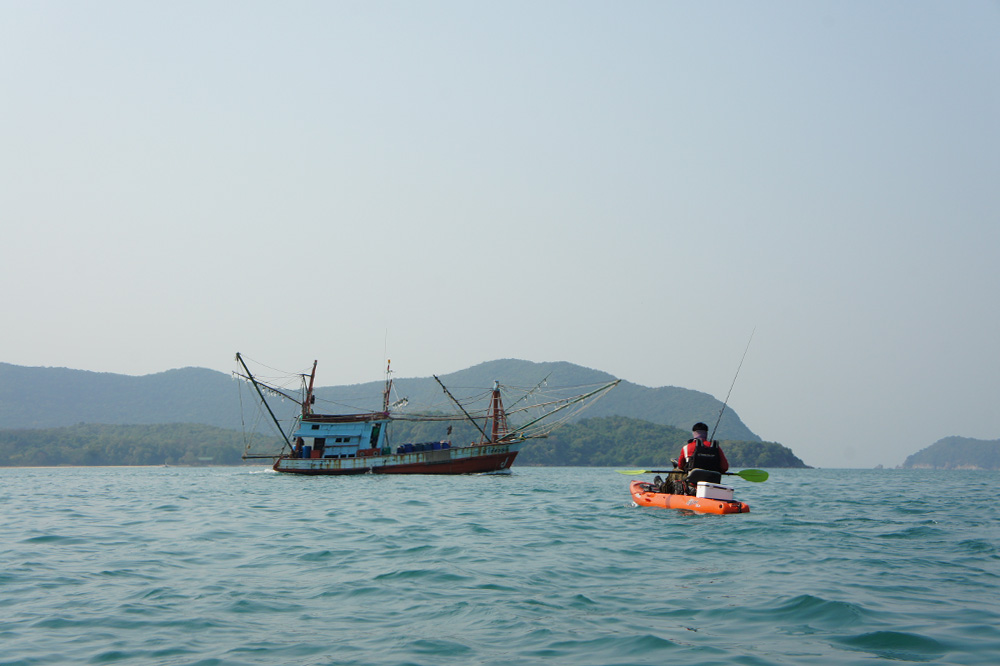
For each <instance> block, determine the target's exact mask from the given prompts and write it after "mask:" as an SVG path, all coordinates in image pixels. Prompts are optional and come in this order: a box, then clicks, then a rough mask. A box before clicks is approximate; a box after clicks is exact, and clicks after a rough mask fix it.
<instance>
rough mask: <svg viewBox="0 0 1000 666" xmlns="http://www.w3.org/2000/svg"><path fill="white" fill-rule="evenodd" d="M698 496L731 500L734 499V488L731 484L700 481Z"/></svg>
mask: <svg viewBox="0 0 1000 666" xmlns="http://www.w3.org/2000/svg"><path fill="white" fill-rule="evenodd" d="M696 496H697V497H701V498H704V499H717V500H731V499H733V489H732V488H730V487H729V486H720V485H718V484H715V483H708V482H707V481H699V482H698V490H697V492H696Z"/></svg>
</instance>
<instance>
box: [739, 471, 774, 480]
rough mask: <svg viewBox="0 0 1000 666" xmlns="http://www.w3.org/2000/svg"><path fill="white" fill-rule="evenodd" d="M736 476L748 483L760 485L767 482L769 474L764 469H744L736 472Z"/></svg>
mask: <svg viewBox="0 0 1000 666" xmlns="http://www.w3.org/2000/svg"><path fill="white" fill-rule="evenodd" d="M736 476H738V477H740V478H741V479H744V480H746V481H753V482H754V483H760V482H761V481H767V476H768V474H767V472H765V471H764V470H762V469H744V470H742V471H739V472H736Z"/></svg>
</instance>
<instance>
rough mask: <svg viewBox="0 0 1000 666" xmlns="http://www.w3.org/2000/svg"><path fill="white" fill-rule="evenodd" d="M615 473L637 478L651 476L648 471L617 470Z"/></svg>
mask: <svg viewBox="0 0 1000 666" xmlns="http://www.w3.org/2000/svg"><path fill="white" fill-rule="evenodd" d="M615 471H616V472H618V473H619V474H628V475H630V476H635V475H636V474H649V470H648V469H617V470H615Z"/></svg>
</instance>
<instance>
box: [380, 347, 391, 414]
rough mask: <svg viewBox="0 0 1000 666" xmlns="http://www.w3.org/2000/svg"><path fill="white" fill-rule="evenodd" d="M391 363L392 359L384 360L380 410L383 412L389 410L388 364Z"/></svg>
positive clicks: (389, 375) (389, 377)
mask: <svg viewBox="0 0 1000 666" xmlns="http://www.w3.org/2000/svg"><path fill="white" fill-rule="evenodd" d="M390 365H392V359H391V358H390V359H388V360H387V361H386V362H385V390H384V391H382V411H383V412H385V413H388V412H389V392H390V391H391V390H392V375H391V373H392V370H390V369H389V366H390Z"/></svg>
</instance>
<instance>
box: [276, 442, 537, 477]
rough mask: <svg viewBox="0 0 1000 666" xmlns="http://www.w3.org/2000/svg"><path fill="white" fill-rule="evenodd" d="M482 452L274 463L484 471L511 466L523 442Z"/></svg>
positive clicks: (318, 470)
mask: <svg viewBox="0 0 1000 666" xmlns="http://www.w3.org/2000/svg"><path fill="white" fill-rule="evenodd" d="M469 448H470V449H475V448H481V449H485V450H488V451H489V452H488V453H486V452H485V451H484V453H483V455H469V454H471V453H472V451H469V450H468V449H466V450H465V451H463V450H462V449H450V450H448V449H446V450H441V451H428V452H424V453H415V454H406V455H397V456H386V457H372V458H350V459H343V460H337V459H332V460H323V459H312V460H308V459H305V460H303V459H299V458H287V457H281V458H279V459H278V460H277V461H275V463H274V470H275V471H276V472H284V473H286V474H308V475H311V476H345V475H350V474H482V473H484V472H501V471H503V470H506V469H510V466H511V465H513V464H514V459H515V458H516V457H517V452H518V450H519V449H520V443H519V442H518V443H514V444H504V445H486V446H483V447H469Z"/></svg>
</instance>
